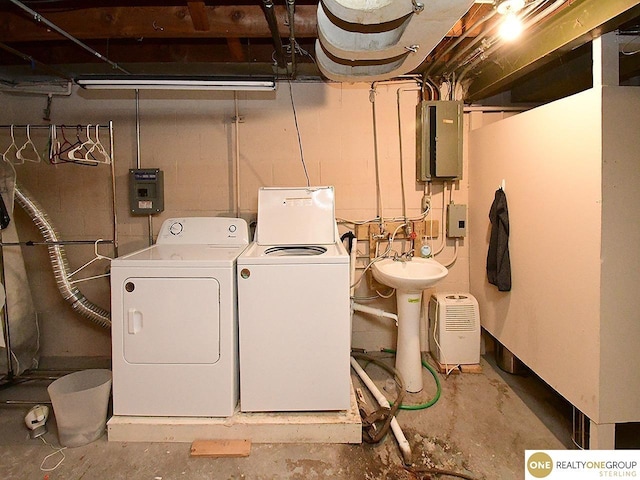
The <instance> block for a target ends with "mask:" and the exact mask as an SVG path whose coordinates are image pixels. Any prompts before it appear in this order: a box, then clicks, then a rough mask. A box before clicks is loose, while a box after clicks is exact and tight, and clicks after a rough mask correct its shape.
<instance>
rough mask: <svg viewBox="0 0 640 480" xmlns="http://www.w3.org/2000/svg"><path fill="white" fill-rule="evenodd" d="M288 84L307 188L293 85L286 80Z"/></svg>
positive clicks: (306, 174) (306, 173)
mask: <svg viewBox="0 0 640 480" xmlns="http://www.w3.org/2000/svg"><path fill="white" fill-rule="evenodd" d="M287 81H288V83H289V97H290V98H291V110H292V111H293V122H294V124H295V126H296V134H297V136H298V148H299V149H300V162H301V163H302V169H303V170H304V176H305V178H306V179H307V187H310V186H311V181H310V180H309V172H308V171H307V164H306V163H305V161H304V151H303V149H302V139H301V137H300V127H299V126H298V114H297V113H296V102H295V100H294V99H293V85H292V84H291V80H287Z"/></svg>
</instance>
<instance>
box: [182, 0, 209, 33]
mask: <svg viewBox="0 0 640 480" xmlns="http://www.w3.org/2000/svg"><path fill="white" fill-rule="evenodd" d="M187 7H188V8H189V15H191V23H193V28H195V29H196V30H197V31H199V32H208V31H209V29H210V28H211V27H210V26H209V16H208V15H207V9H206V7H205V5H204V2H187Z"/></svg>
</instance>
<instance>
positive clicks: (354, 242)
mask: <svg viewBox="0 0 640 480" xmlns="http://www.w3.org/2000/svg"><path fill="white" fill-rule="evenodd" d="M357 257H358V239H357V238H353V239H352V240H351V257H350V264H349V266H350V267H351V274H350V277H351V281H350V283H349V285H351V297H352V298H353V296H354V295H355V293H356V261H357Z"/></svg>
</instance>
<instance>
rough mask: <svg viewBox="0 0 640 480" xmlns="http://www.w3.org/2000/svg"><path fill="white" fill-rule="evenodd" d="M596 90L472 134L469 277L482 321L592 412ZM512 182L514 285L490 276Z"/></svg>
mask: <svg viewBox="0 0 640 480" xmlns="http://www.w3.org/2000/svg"><path fill="white" fill-rule="evenodd" d="M600 111H601V101H600V96H599V94H598V93H597V92H595V91H593V90H591V91H586V92H582V93H580V94H577V95H574V96H572V97H568V98H565V99H562V100H560V101H557V102H554V103H552V104H548V105H544V106H541V107H538V108H536V109H534V110H530V111H528V112H524V113H521V114H519V115H515V116H513V117H510V118H507V119H504V120H501V121H498V122H495V123H492V124H490V125H487V126H484V127H482V128H479V129H475V130H472V131H471V134H470V147H469V148H470V151H471V155H470V160H469V164H470V173H469V189H470V198H469V203H470V204H471V205H473V207H474V208H473V209H471V211H470V218H469V225H470V257H471V266H470V279H471V293H472V294H474V295H475V296H476V297H477V298H478V301H479V304H480V314H481V321H482V324H483V326H484V327H485V328H486V329H487V330H488V331H489V332H490V333H491V334H492V335H493V336H495V337H496V338H498V339H499V341H500V342H501V343H503V344H504V345H505V346H506V347H507V348H508V349H509V350H511V351H512V352H514V354H516V355H517V356H518V357H519V358H520V359H521V360H522V361H523V362H524V363H525V364H527V365H529V366H530V367H531V368H532V369H533V370H534V371H535V372H536V373H537V374H538V375H540V376H541V377H542V378H543V379H544V380H545V381H546V382H547V383H549V384H550V385H551V386H552V387H554V388H555V389H556V390H557V391H558V392H559V393H561V394H562V395H563V396H565V397H566V398H567V399H568V400H569V401H570V402H571V403H572V404H573V405H575V406H576V407H577V408H578V409H580V410H581V411H582V412H584V413H585V414H586V415H587V416H589V417H590V418H592V419H597V417H598V413H599V380H600V309H601V308H600V307H601V306H600V287H601V279H600V253H601V243H600V238H601V222H600V219H601V209H602V192H601V182H602V148H603V147H602V135H601V118H600V115H599V112H600ZM503 179H504V180H505V186H506V188H505V192H506V195H507V201H508V208H509V221H510V238H509V248H510V255H511V268H512V280H513V286H512V290H511V292H499V291H498V290H497V288H496V287H495V286H493V285H490V284H489V283H488V282H487V280H486V278H487V277H486V255H487V248H488V242H489V234H490V222H489V219H488V214H489V209H490V207H491V203H492V202H493V198H494V192H495V190H496V188H497V187H498V186H499V185H500V184H501V181H502V180H503Z"/></svg>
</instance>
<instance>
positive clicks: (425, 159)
mask: <svg viewBox="0 0 640 480" xmlns="http://www.w3.org/2000/svg"><path fill="white" fill-rule="evenodd" d="M462 115H463V103H462V102H454V101H425V102H420V103H419V104H418V106H417V107H416V150H417V151H416V159H417V165H416V174H417V175H416V176H417V179H418V181H419V182H430V181H433V180H459V179H461V178H462V127H463V117H462Z"/></svg>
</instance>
